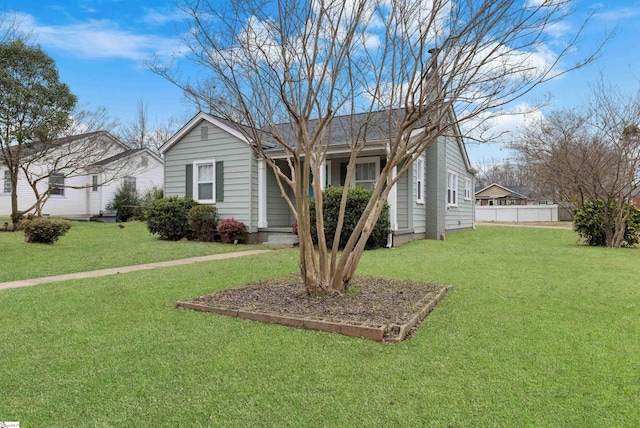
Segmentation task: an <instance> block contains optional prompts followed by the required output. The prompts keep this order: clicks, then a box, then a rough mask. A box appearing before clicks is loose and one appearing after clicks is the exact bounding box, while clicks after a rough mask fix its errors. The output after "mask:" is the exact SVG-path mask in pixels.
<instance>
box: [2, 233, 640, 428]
mask: <svg viewBox="0 0 640 428" xmlns="http://www.w3.org/2000/svg"><path fill="white" fill-rule="evenodd" d="M69 238H71V236H70V237H69ZM63 239H64V238H63ZM62 242H63V241H61V243H62ZM575 243H576V238H575V235H574V234H573V233H572V232H571V231H568V230H545V229H523V228H510V227H480V228H479V229H478V230H476V231H470V232H464V233H460V234H456V235H452V236H449V237H448V238H447V241H446V242H442V241H420V242H414V243H411V244H408V245H405V246H403V247H402V248H399V249H394V250H386V249H383V250H376V251H372V252H368V253H366V254H365V256H364V257H363V261H362V263H361V266H360V270H359V272H360V273H363V274H373V275H380V276H387V277H398V278H407V279H413V280H426V281H435V282H439V283H446V284H452V285H453V286H454V288H453V290H452V291H450V292H449V293H448V294H447V296H446V297H445V298H444V300H443V301H442V302H441V303H440V304H439V305H438V306H437V307H436V309H435V310H434V312H432V314H431V315H429V317H428V318H427V320H426V321H425V323H424V324H423V326H422V327H421V328H420V329H419V330H418V332H417V333H416V334H415V335H414V337H413V338H411V339H410V340H408V341H405V342H402V343H400V344H381V343H377V342H371V341H367V340H364V339H354V338H349V337H344V336H339V335H333V334H328V333H321V332H314V331H305V330H297V329H291V328H287V327H283V326H277V325H264V324H259V323H255V322H252V321H245V320H239V319H232V318H227V317H222V316H217V315H213V314H207V313H201V312H194V311H187V310H176V309H173V304H174V302H175V301H176V300H180V299H184V298H187V297H192V296H196V295H201V294H205V293H209V292H211V291H214V290H218V289H222V288H226V287H232V286H236V285H240V284H243V283H247V282H250V281H253V280H258V279H264V278H269V277H274V276H277V275H281V274H284V273H287V272H291V271H294V270H295V268H296V265H297V254H296V252H295V250H280V251H275V252H272V253H269V254H265V255H259V256H250V257H245V258H238V259H232V260H223V261H216V262H210V263H201V264H197V265H191V266H181V267H173V268H166V269H157V270H152V271H142V272H135V273H130V274H121V275H117V276H110V277H103V278H99V279H91V280H82V281H69V282H64V283H53V284H47V285H42V286H35V287H28V288H21V289H13V290H5V291H0V308H1V313H2V328H1V329H0V344H2V348H1V349H2V357H1V358H0V420H5V421H7V420H8V421H20V422H21V424H22V425H21V426H25V427H34V426H38V427H39V426H47V427H48V426H74V427H75V426H96V427H103V426H104V427H107V426H109V427H111V426H127V427H129V426H131V427H139V426H185V427H197V426H231V427H234V426H237V427H247V426H291V427H300V426H340V427H341V426H345V427H346V426H371V427H382V426H407V427H415V426H436V427H447V426H456V427H470V426H505V427H511V426H518V427H520V426H545V427H546V426H569V427H578V426H579V427H585V426H594V427H603V426H607V427H608V426H629V427H635V426H638V425H640V406H638V397H640V340H639V338H640V323H639V322H638V320H639V319H640V293H639V291H640V281H638V278H640V263H638V258H639V256H640V250H637V249H623V250H607V249H600V248H589V247H582V246H576V245H575ZM155 244H157V245H162V244H163V243H160V242H155ZM56 245H57V244H56ZM52 248H55V246H54V247H52ZM148 248H153V245H151V246H149V247H148ZM29 263H32V264H33V262H29ZM39 263H41V262H38V263H35V265H38V264H39ZM33 268H34V269H35V267H33Z"/></svg>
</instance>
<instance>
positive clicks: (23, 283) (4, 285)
mask: <svg viewBox="0 0 640 428" xmlns="http://www.w3.org/2000/svg"><path fill="white" fill-rule="evenodd" d="M270 251H271V250H250V251H237V252H234V253H224V254H213V255H210V256H201V257H191V258H188V259H178V260H167V261H164V262H155V263H145V264H142V265H133V266H122V267H115V268H109V269H99V270H90V271H87V272H76V273H67V274H64V275H55V276H45V277H42V278H33V279H20V280H18V281H10V282H0V290H6V289H9V288H19V287H29V286H32V285H38V284H47V283H49V282H58V281H67V280H70V279H84V278H96V277H99V276H107V275H115V274H117V273H128V272H136V271H139V270H149V269H156V268H162V267H169V266H181V265H190V264H194V263H200V262H210V261H213V260H225V259H233V258H236V257H243V256H252V255H254V254H264V253H268V252H270Z"/></svg>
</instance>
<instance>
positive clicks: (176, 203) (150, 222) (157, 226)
mask: <svg viewBox="0 0 640 428" xmlns="http://www.w3.org/2000/svg"><path fill="white" fill-rule="evenodd" d="M196 205H198V203H197V202H196V201H194V200H193V199H191V198H179V197H177V196H172V197H170V198H162V199H156V200H155V201H152V202H150V203H149V205H147V209H146V210H145V212H146V215H147V229H149V232H151V233H154V234H156V235H159V236H160V239H166V240H169V241H179V240H180V239H182V238H187V239H191V238H192V237H193V231H192V230H191V227H189V218H188V215H189V210H190V209H191V208H193V207H195V206H196Z"/></svg>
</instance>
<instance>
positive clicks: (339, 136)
mask: <svg viewBox="0 0 640 428" xmlns="http://www.w3.org/2000/svg"><path fill="white" fill-rule="evenodd" d="M394 114H396V115H398V116H399V115H401V114H402V109H393V110H380V111H376V112H364V113H355V114H349V115H342V116H335V117H334V118H333V119H332V121H331V124H330V126H329V129H328V130H327V133H328V138H329V141H328V145H329V146H337V145H340V144H345V142H347V141H350V140H351V138H353V136H352V134H354V132H356V133H357V132H358V131H359V130H362V129H364V127H365V125H367V126H366V132H367V140H368V141H369V142H371V143H381V142H383V141H384V140H386V139H389V138H392V137H393V135H394V128H393V120H391V119H392V117H393V115H394ZM202 121H206V122H208V123H210V124H212V125H214V126H217V127H219V128H220V129H222V130H224V131H226V132H228V133H229V134H231V135H233V136H235V137H236V138H238V139H240V140H241V141H243V142H245V143H247V144H252V142H251V141H250V140H249V139H247V137H246V136H245V134H244V133H243V132H242V131H240V130H239V129H238V127H239V126H241V125H238V124H236V123H233V122H230V121H228V120H226V119H223V118H220V117H217V116H214V115H212V114H209V113H205V112H202V111H201V112H199V113H198V114H196V115H195V116H194V117H193V118H191V120H189V122H187V123H186V124H185V125H184V126H183V127H182V128H180V130H179V131H178V132H177V133H176V134H174V135H173V136H172V137H171V138H170V139H169V140H168V141H167V142H166V143H164V144H163V145H162V147H160V150H159V151H160V153H161V154H164V153H166V152H167V151H168V150H169V149H170V148H171V147H173V146H174V145H175V144H176V143H177V142H178V141H180V140H181V139H182V138H183V137H184V136H185V135H186V134H188V133H189V132H191V131H192V130H193V129H194V128H195V127H196V126H198V125H199V124H200V123H201V122H202ZM318 123H319V120H317V119H315V120H310V121H309V130H310V131H313V130H314V129H315V128H316V126H317V124H318ZM275 128H276V130H277V132H278V133H279V134H280V135H281V136H282V137H283V138H284V139H285V140H287V141H291V142H292V145H293V144H294V142H295V136H294V128H293V126H292V125H291V123H280V124H277V125H275ZM245 132H246V131H245ZM261 132H262V136H263V139H264V141H263V147H264V149H265V151H267V152H268V151H273V152H277V151H279V150H281V149H280V148H279V147H278V144H277V142H276V140H275V139H274V138H273V137H272V136H271V135H270V134H271V133H270V132H269V131H268V130H264V131H261ZM246 133H249V132H246ZM455 134H456V135H455V139H456V142H457V144H458V147H459V149H460V153H461V155H462V158H463V160H464V164H465V167H466V169H467V171H469V172H470V173H473V174H475V173H476V170H475V169H474V168H473V167H472V166H471V162H470V160H469V155H468V153H467V150H466V147H465V145H464V141H463V139H462V134H461V133H460V129H459V127H458V126H456V127H455Z"/></svg>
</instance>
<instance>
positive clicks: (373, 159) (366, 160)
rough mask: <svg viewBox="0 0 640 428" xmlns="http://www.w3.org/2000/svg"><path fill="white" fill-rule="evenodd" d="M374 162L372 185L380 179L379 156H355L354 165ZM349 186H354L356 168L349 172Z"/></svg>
mask: <svg viewBox="0 0 640 428" xmlns="http://www.w3.org/2000/svg"><path fill="white" fill-rule="evenodd" d="M374 162H375V164H376V171H375V172H376V179H375V180H374V182H373V185H374V186H375V184H376V183H377V182H378V180H379V179H380V157H379V156H370V157H366V158H356V165H357V164H359V163H374ZM351 187H356V168H355V167H354V168H353V173H352V174H351Z"/></svg>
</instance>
